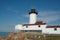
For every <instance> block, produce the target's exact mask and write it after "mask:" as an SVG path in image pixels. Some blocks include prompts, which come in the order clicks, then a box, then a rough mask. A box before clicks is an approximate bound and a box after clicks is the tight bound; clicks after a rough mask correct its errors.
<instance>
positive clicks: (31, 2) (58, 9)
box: [0, 0, 60, 32]
mask: <svg viewBox="0 0 60 40" xmlns="http://www.w3.org/2000/svg"><path fill="white" fill-rule="evenodd" d="M32 7H34V8H35V9H36V11H37V12H38V16H37V21H43V22H46V23H47V25H60V0H0V32H12V31H15V25H16V24H25V23H26V24H27V23H29V12H30V10H31V8H32Z"/></svg>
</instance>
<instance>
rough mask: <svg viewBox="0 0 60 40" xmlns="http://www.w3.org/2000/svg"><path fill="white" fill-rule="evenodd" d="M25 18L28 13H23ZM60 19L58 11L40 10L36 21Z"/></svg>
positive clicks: (47, 21)
mask: <svg viewBox="0 0 60 40" xmlns="http://www.w3.org/2000/svg"><path fill="white" fill-rule="evenodd" d="M24 17H25V18H29V15H28V14H24ZM59 19H60V11H40V12H38V16H37V21H43V22H46V23H50V22H54V21H57V20H59Z"/></svg>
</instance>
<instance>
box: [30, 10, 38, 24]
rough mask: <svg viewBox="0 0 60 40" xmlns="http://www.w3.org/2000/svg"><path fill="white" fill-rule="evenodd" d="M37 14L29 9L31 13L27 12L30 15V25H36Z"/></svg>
mask: <svg viewBox="0 0 60 40" xmlns="http://www.w3.org/2000/svg"><path fill="white" fill-rule="evenodd" d="M37 14H38V13H37V12H36V11H35V9H31V12H29V15H30V21H29V22H30V24H35V23H36V18H37Z"/></svg>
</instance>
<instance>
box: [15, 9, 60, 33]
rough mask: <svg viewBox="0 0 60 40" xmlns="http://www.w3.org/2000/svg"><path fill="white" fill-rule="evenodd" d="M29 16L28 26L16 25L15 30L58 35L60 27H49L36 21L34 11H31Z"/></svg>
mask: <svg viewBox="0 0 60 40" xmlns="http://www.w3.org/2000/svg"><path fill="white" fill-rule="evenodd" d="M29 15H30V20H29V24H17V25H15V30H23V31H26V32H28V31H29V32H30V31H37V32H42V33H43V34H44V33H45V34H60V26H49V25H47V24H46V23H43V22H42V21H36V20H37V15H38V13H37V12H36V10H35V9H31V11H30V12H29Z"/></svg>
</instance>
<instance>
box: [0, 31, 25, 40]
mask: <svg viewBox="0 0 60 40" xmlns="http://www.w3.org/2000/svg"><path fill="white" fill-rule="evenodd" d="M24 39H25V34H24V33H23V32H18V33H9V35H7V36H6V37H0V40H24Z"/></svg>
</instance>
